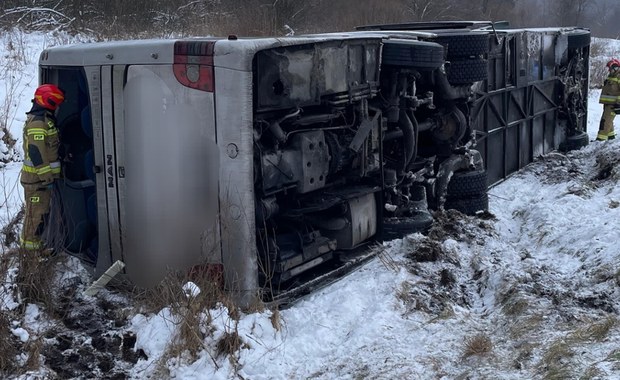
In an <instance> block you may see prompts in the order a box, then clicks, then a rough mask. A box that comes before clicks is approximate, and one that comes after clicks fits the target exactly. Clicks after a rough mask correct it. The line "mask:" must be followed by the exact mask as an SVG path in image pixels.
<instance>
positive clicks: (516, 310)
mask: <svg viewBox="0 0 620 380" xmlns="http://www.w3.org/2000/svg"><path fill="white" fill-rule="evenodd" d="M529 306H530V303H529V302H528V301H527V300H526V299H525V298H522V297H519V296H518V295H512V296H509V297H508V298H507V299H506V300H505V301H504V302H503V305H502V311H503V312H504V314H506V315H507V316H509V317H516V316H519V315H522V314H523V313H524V312H525V311H526V310H527V308H528V307H529Z"/></svg>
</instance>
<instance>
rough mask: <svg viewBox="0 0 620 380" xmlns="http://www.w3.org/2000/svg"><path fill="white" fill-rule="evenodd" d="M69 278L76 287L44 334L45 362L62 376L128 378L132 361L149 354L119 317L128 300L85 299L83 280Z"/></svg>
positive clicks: (56, 311)
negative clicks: (56, 321)
mask: <svg viewBox="0 0 620 380" xmlns="http://www.w3.org/2000/svg"><path fill="white" fill-rule="evenodd" d="M70 282H71V283H72V287H71V288H72V289H73V291H68V292H67V296H64V297H60V298H59V299H58V303H57V307H56V308H55V309H54V310H53V314H54V316H56V318H57V320H58V321H59V322H60V323H58V324H56V325H55V326H54V327H53V328H52V329H50V330H49V331H47V333H46V334H45V336H44V347H43V349H42V352H41V355H42V357H43V364H44V365H45V366H46V367H48V368H49V369H51V370H52V371H54V372H55V373H56V375H57V376H58V377H59V378H97V379H115V380H120V379H126V378H128V371H129V370H130V369H131V368H132V367H133V365H134V364H135V363H136V362H137V361H138V360H139V359H140V358H146V355H145V354H144V352H142V350H138V351H135V350H134V346H135V342H136V337H135V336H134V335H133V334H131V333H130V332H127V331H125V325H126V323H127V322H126V321H125V320H119V318H118V317H117V316H118V315H119V314H120V313H118V310H119V309H122V308H124V307H128V306H129V303H128V302H129V301H126V300H123V299H122V298H119V297H115V300H114V301H111V300H108V299H105V298H102V297H100V298H97V299H96V300H94V299H92V298H89V299H85V298H84V297H83V296H82V295H81V294H82V291H83V290H84V289H85V286H84V285H83V284H82V282H81V280H80V279H79V278H74V279H72V281H70Z"/></svg>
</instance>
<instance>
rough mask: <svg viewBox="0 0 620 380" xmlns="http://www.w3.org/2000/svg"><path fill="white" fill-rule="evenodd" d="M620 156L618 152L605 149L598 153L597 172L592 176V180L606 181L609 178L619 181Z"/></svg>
mask: <svg viewBox="0 0 620 380" xmlns="http://www.w3.org/2000/svg"><path fill="white" fill-rule="evenodd" d="M618 168H620V157H618V154H617V152H615V151H610V150H604V151H600V152H598V153H597V155H596V174H595V175H594V177H593V178H592V181H604V180H607V179H613V180H615V181H617V180H618V179H620V170H619V169H618Z"/></svg>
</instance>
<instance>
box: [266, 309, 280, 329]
mask: <svg viewBox="0 0 620 380" xmlns="http://www.w3.org/2000/svg"><path fill="white" fill-rule="evenodd" d="M269 321H271V325H272V326H273V329H274V330H276V331H281V330H282V319H281V318H280V310H278V309H274V310H273V311H272V312H271V315H270V316H269Z"/></svg>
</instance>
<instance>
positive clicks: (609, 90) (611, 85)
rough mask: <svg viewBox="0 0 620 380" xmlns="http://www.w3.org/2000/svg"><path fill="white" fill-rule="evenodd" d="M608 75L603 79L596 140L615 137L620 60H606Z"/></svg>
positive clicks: (619, 91) (618, 103)
mask: <svg viewBox="0 0 620 380" xmlns="http://www.w3.org/2000/svg"><path fill="white" fill-rule="evenodd" d="M607 68H608V69H609V76H608V77H607V79H605V84H604V85H603V90H602V91H601V97H600V98H599V101H598V102H599V103H601V104H603V116H602V117H601V124H600V126H599V129H598V135H597V136H596V140H597V141H607V140H612V139H614V138H616V132H615V131H614V118H615V117H616V112H620V60H617V59H615V58H614V59H612V60H611V61H609V62H607Z"/></svg>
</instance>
